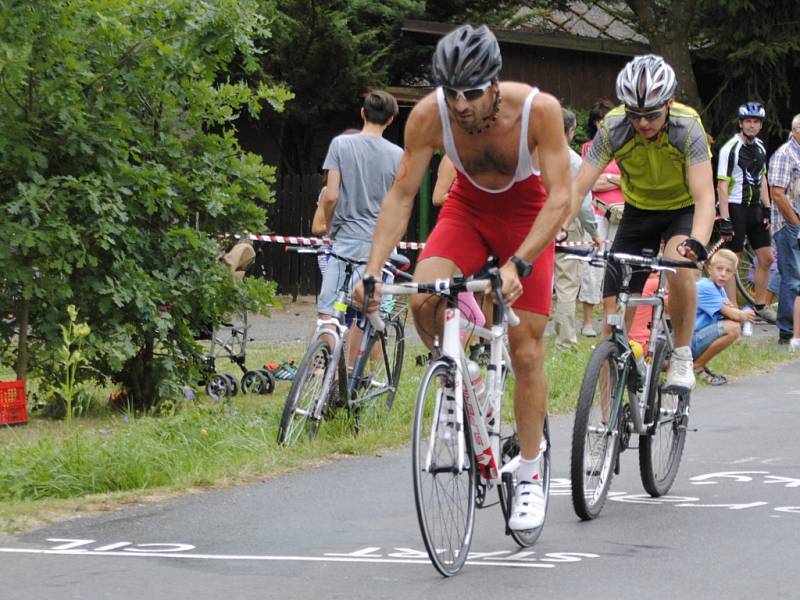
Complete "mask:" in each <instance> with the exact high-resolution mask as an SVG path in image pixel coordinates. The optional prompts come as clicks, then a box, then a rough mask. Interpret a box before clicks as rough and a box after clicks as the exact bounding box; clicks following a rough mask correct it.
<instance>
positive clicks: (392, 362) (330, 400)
mask: <svg viewBox="0 0 800 600" xmlns="http://www.w3.org/2000/svg"><path fill="white" fill-rule="evenodd" d="M287 251H292V252H298V253H301V254H316V255H320V254H328V255H330V256H332V257H334V258H337V259H339V260H341V261H342V262H344V263H345V278H344V280H343V281H342V284H341V286H340V287H339V290H338V295H337V298H336V301H335V302H334V305H333V308H334V312H333V315H332V316H331V317H330V318H329V319H319V320H317V328H316V331H315V332H314V335H313V337H312V339H311V343H310V344H309V346H308V349H307V350H306V353H305V355H304V356H303V358H302V360H301V361H300V365H299V366H298V368H297V373H296V374H295V377H294V380H293V382H292V385H291V388H290V389H289V394H288V396H287V397H286V403H285V405H284V408H283V415H282V416H281V422H280V426H279V428H278V443H279V444H281V445H286V446H291V445H294V444H296V443H297V442H298V441H299V440H300V439H301V438H302V437H304V436H305V437H307V438H309V439H313V438H314V437H315V436H316V435H317V432H318V431H319V426H320V424H321V423H322V420H323V418H325V417H326V416H328V415H330V414H331V413H332V412H333V411H334V410H335V409H339V408H342V409H346V410H347V411H349V412H350V413H352V414H353V417H354V421H355V427H356V430H357V431H358V430H359V429H360V428H361V427H363V425H364V423H365V422H367V421H368V420H369V418H370V417H371V416H376V415H379V414H381V413H382V412H384V411H388V410H389V409H391V407H392V403H393V402H394V397H395V394H396V393H397V385H398V383H399V381H400V371H401V369H402V367H403V355H404V352H405V333H404V330H405V321H406V315H407V313H408V307H407V306H406V305H405V304H403V303H400V302H397V301H394V300H389V301H387V302H385V303H384V304H383V305H382V307H381V310H382V315H383V318H384V319H385V328H384V329H383V330H382V331H378V330H376V329H375V328H374V327H373V326H372V324H371V323H370V322H369V321H366V320H364V319H363V318H359V324H358V326H359V327H360V328H362V329H363V336H362V338H361V343H360V345H359V348H358V352H357V356H356V359H355V362H354V364H353V368H352V370H351V371H348V365H347V351H346V350H347V341H348V336H349V334H350V329H349V327H348V315H349V314H351V313H352V312H354V311H352V310H351V311H350V312H348V297H349V290H350V283H351V281H352V279H353V274H354V273H355V270H356V267H358V266H360V265H364V264H365V262H364V261H358V260H354V259H350V258H347V257H343V256H339V255H337V254H334V253H333V252H332V251H330V250H329V249H326V248H304V247H294V246H290V247H287ZM408 264H409V260H408V258H406V257H405V256H402V255H399V254H395V255H393V256H392V258H391V259H390V260H389V261H387V262H386V265H384V274H385V275H391V276H393V277H399V278H407V279H410V278H411V276H410V275H408V274H407V273H405V272H403V271H401V270H400V269H401V268H405V267H407V266H408Z"/></svg>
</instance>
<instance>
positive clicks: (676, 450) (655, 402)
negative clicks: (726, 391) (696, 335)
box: [639, 340, 691, 497]
mask: <svg viewBox="0 0 800 600" xmlns="http://www.w3.org/2000/svg"><path fill="white" fill-rule="evenodd" d="M668 360H669V349H668V348H667V343H666V341H664V340H659V341H658V344H657V345H656V349H655V351H654V352H653V367H652V368H653V369H654V373H653V382H652V384H651V385H650V387H649V388H648V390H647V408H646V410H645V422H647V423H651V422H652V423H653V427H652V430H651V432H650V434H649V435H642V436H639V474H640V475H641V478H642V485H643V486H644V489H645V490H646V491H647V493H648V494H650V495H651V496H653V497H658V496H663V495H664V494H666V493H667V492H669V489H670V488H671V487H672V484H673V482H674V481H675V476H676V475H677V474H678V467H680V464H681V457H682V456H683V447H684V444H685V442H686V426H687V425H688V424H689V400H690V398H691V395H690V393H688V392H687V393H681V394H674V393H671V392H667V391H665V390H664V382H665V381H666V378H667V375H666V373H667V361H668Z"/></svg>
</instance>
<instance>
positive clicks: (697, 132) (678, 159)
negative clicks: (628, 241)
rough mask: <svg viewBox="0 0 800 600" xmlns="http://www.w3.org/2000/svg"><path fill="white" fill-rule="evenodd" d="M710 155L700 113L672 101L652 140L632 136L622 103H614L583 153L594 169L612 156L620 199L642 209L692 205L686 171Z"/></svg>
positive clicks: (675, 208)
mask: <svg viewBox="0 0 800 600" xmlns="http://www.w3.org/2000/svg"><path fill="white" fill-rule="evenodd" d="M710 159H711V149H710V148H709V146H708V138H707V137H706V132H705V130H704V129H703V124H702V123H701V122H700V115H698V114H697V112H695V110H694V109H692V108H690V107H688V106H686V105H684V104H680V103H678V102H673V104H672V107H671V108H670V111H669V119H668V121H667V126H666V129H665V131H664V132H663V134H662V135H660V136H659V137H658V138H657V139H656V140H654V141H649V140H646V139H645V138H643V137H642V136H640V135H638V134H637V133H636V131H635V130H634V129H633V126H632V125H631V123H630V121H628V119H627V118H626V117H625V107H624V106H622V105H620V106H617V107H616V108H614V109H612V110H610V111H609V112H608V113H607V114H606V116H605V118H604V119H603V122H602V124H601V125H600V126H599V127H598V128H597V135H596V136H595V138H594V141H593V142H592V146H591V148H589V151H588V152H587V154H586V161H587V162H589V163H590V164H591V165H594V166H595V167H597V168H598V169H602V168H604V167H605V166H606V165H607V164H608V163H609V162H611V161H612V160H616V161H617V165H619V169H620V171H621V173H622V176H621V179H620V183H621V185H620V187H621V189H622V195H623V196H624V197H625V202H627V203H628V204H631V205H633V206H635V207H636V208H640V209H642V210H677V209H679V208H684V207H686V206H691V205H692V204H694V200H693V199H692V196H691V194H690V193H689V184H688V181H687V177H686V173H687V169H688V168H689V167H690V166H691V165H694V164H697V163H700V162H703V161H705V160H710Z"/></svg>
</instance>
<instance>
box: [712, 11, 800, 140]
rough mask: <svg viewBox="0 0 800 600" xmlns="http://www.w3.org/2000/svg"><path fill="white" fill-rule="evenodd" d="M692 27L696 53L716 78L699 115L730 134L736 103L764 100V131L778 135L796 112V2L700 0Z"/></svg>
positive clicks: (799, 28) (799, 16)
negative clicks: (702, 112)
mask: <svg viewBox="0 0 800 600" xmlns="http://www.w3.org/2000/svg"><path fill="white" fill-rule="evenodd" d="M696 27H697V34H696V45H697V46H698V47H699V48H700V49H699V51H698V55H699V58H700V60H702V61H703V62H704V63H705V64H707V65H709V66H710V67H711V68H710V70H711V72H712V74H713V75H715V76H716V81H717V85H716V86H715V93H714V94H713V96H711V97H710V98H709V99H708V100H707V103H706V110H707V113H706V115H704V120H705V121H707V122H709V123H710V125H711V127H712V128H713V130H714V131H716V132H719V133H718V135H717V138H718V139H720V140H724V139H725V138H727V137H728V136H729V135H732V134H733V132H734V131H735V130H736V127H737V124H738V121H737V119H736V117H735V115H736V107H737V106H739V104H741V103H742V102H744V101H747V100H760V101H761V102H763V103H764V105H765V107H766V109H767V114H768V116H767V121H766V124H765V134H767V135H769V134H771V135H772V136H774V137H782V136H783V135H784V133H785V131H786V129H787V128H788V124H789V119H791V115H793V114H795V113H796V112H797V110H796V104H797V101H796V100H797V90H798V87H797V76H798V68H799V67H800V3H798V2H796V1H795V0H775V1H771V2H769V3H766V2H752V1H750V0H727V1H726V2H718V1H714V0H703V1H702V2H701V11H700V18H698V20H697V23H696ZM781 118H783V119H784V120H783V121H781Z"/></svg>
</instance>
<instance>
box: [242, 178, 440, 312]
mask: <svg viewBox="0 0 800 600" xmlns="http://www.w3.org/2000/svg"><path fill="white" fill-rule="evenodd" d="M434 166H435V165H434ZM431 170H432V172H433V173H435V170H433V167H432V169H431ZM321 186H322V176H320V175H318V174H312V175H307V174H298V175H287V176H284V177H283V178H282V180H281V181H280V182H279V184H278V186H277V189H276V192H275V195H276V200H275V202H274V203H273V204H271V205H270V206H269V208H268V209H267V230H268V231H264V232H259V233H276V234H279V235H303V236H311V220H312V219H313V217H314V211H315V210H316V208H317V197H318V195H319V190H320V187H321ZM431 187H432V186H431V185H430V184H428V188H427V192H424V193H425V195H426V196H427V197H428V200H426V205H428V206H429V203H430V199H429V198H430V188H431ZM419 204H420V203H419V201H418V202H416V203H415V208H414V211H413V213H412V215H411V219H410V221H409V226H408V236H407V239H408V240H410V241H425V238H426V237H427V235H428V230H429V229H430V224H431V223H433V222H435V219H436V214H437V212H438V211H436V210H434V209H429V210H428V211H427V213H426V214H425V215H424V216H423V215H422V214H421V213H422V212H423V211H421V210H420V208H419ZM255 250H256V259H255V261H254V263H253V265H252V266H251V267H250V269H248V275H249V276H258V277H265V278H266V279H271V280H273V281H276V282H277V283H278V292H279V293H280V294H286V295H290V296H292V299H293V300H296V299H297V296H306V295H312V296H316V295H317V293H318V292H319V286H320V282H321V276H320V272H319V268H318V267H317V257H316V256H314V255H310V254H296V253H293V252H286V251H285V245H284V244H278V243H273V242H259V241H257V242H255ZM404 253H405V254H406V255H408V257H409V258H411V260H412V261H414V260H415V259H416V256H417V254H418V253H417V252H416V251H408V252H404Z"/></svg>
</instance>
